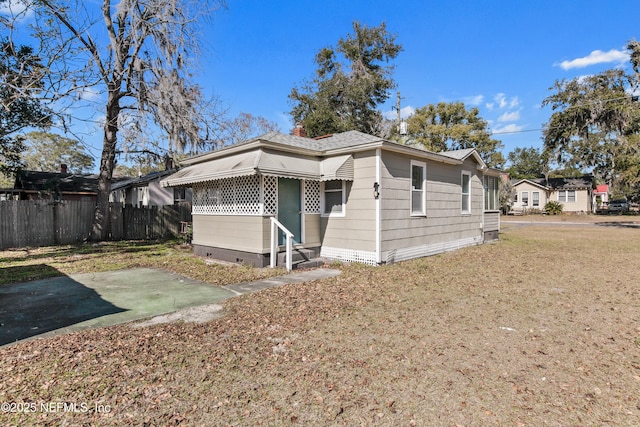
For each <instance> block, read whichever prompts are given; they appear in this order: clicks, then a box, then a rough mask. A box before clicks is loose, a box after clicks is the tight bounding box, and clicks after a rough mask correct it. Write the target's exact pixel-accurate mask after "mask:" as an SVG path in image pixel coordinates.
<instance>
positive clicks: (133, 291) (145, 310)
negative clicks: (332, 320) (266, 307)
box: [0, 268, 340, 345]
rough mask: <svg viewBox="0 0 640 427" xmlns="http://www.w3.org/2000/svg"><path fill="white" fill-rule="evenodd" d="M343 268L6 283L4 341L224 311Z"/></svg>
mask: <svg viewBox="0 0 640 427" xmlns="http://www.w3.org/2000/svg"><path fill="white" fill-rule="evenodd" d="M339 273H340V272H339V271H338V270H331V269H318V270H308V271H304V272H300V273H292V274H288V275H285V276H280V277H272V278H270V279H265V280H261V281H257V282H251V283H241V284H237V285H231V286H225V287H219V286H214V285H210V284H207V283H203V282H199V281H197V280H192V279H189V278H186V277H182V276H179V275H177V274H175V273H171V272H169V271H165V270H159V269H151V268H136V269H128V270H117V271H110V272H105V273H87V274H74V275H70V276H61V277H55V278H51V279H44V280H37V281H33V282H26V283H16V284H12V285H3V286H0V345H5V344H10V343H13V342H16V341H19V340H23V339H27V338H31V337H35V336H43V335H47V334H48V335H52V334H62V333H68V332H73V331H78V330H82V329H87V328H95V327H104V326H110V325H115V324H119V323H126V322H131V321H135V320H141V319H147V320H146V321H145V322H143V323H139V324H140V325H143V326H144V325H145V324H153V323H159V322H166V321H175V320H180V319H183V320H184V318H185V315H186V317H187V318H188V317H189V316H191V317H193V316H196V317H197V316H198V315H199V313H200V314H202V313H203V312H207V313H209V314H210V313H211V312H212V311H218V310H219V309H221V306H220V305H219V303H221V302H222V301H223V300H225V299H227V298H230V297H233V296H237V295H241V294H245V293H249V292H255V291H258V290H261V289H265V288H269V287H273V286H279V285H283V284H286V283H299V282H304V281H310V280H317V279H321V278H325V277H331V276H335V275H337V274H339ZM180 313H182V315H181V314H180ZM209 318H210V317H209ZM204 319H205V320H206V319H207V317H205V318H204Z"/></svg>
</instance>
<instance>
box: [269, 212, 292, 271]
mask: <svg viewBox="0 0 640 427" xmlns="http://www.w3.org/2000/svg"><path fill="white" fill-rule="evenodd" d="M278 230H282V232H283V233H284V235H285V241H286V253H285V265H286V268H287V271H291V269H292V267H293V258H292V255H291V252H292V248H293V233H292V232H290V231H289V230H287V228H286V227H285V226H284V225H282V224H281V223H280V221H278V220H277V219H275V218H274V217H271V268H275V267H276V264H277V260H278V246H279V245H278Z"/></svg>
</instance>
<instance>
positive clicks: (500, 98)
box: [486, 92, 520, 110]
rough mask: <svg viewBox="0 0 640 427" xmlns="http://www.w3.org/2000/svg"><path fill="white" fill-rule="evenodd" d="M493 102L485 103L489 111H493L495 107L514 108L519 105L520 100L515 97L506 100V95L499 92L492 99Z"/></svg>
mask: <svg viewBox="0 0 640 427" xmlns="http://www.w3.org/2000/svg"><path fill="white" fill-rule="evenodd" d="M493 101H494V102H491V103H487V104H486V106H487V108H488V109H489V110H493V108H494V107H495V106H496V105H497V106H498V108H500V109H502V108H516V107H517V106H518V105H520V100H519V99H518V97H517V96H514V97H511V98H507V95H505V94H504V93H502V92H500V93H498V94H496V96H494V97H493Z"/></svg>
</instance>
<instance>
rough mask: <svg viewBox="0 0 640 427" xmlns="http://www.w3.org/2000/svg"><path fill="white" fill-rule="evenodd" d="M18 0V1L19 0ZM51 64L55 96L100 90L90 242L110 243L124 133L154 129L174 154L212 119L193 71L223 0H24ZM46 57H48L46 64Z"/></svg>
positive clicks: (196, 138) (197, 138)
mask: <svg viewBox="0 0 640 427" xmlns="http://www.w3.org/2000/svg"><path fill="white" fill-rule="evenodd" d="M14 1H15V0H14ZM22 4H24V5H25V6H26V9H25V10H26V11H30V12H29V13H33V24H32V30H33V32H34V36H35V37H36V38H37V39H38V40H39V41H40V44H41V56H42V57H43V60H48V64H47V66H48V69H49V71H50V73H49V87H48V89H49V97H50V99H51V100H56V102H58V108H60V105H62V104H60V103H61V102H62V101H63V100H64V99H67V100H69V99H73V98H70V97H69V95H75V99H77V98H78V97H80V96H81V94H82V93H83V91H86V90H93V91H96V90H98V91H99V92H100V93H101V94H102V96H103V99H104V101H103V102H104V104H103V108H104V109H103V112H104V128H103V129H104V136H103V148H102V156H101V159H100V174H99V180H98V200H97V204H96V210H95V217H94V223H93V228H92V235H91V238H92V239H94V240H103V239H105V238H106V237H107V225H108V209H109V192H110V190H111V178H112V175H113V169H114V162H115V157H116V152H117V150H118V146H119V142H120V143H121V141H119V138H118V135H119V133H120V132H121V131H122V130H123V128H126V129H127V131H128V132H126V135H127V139H134V138H136V135H137V136H141V135H144V134H145V133H146V132H147V131H148V129H149V128H155V129H159V130H160V131H162V133H164V134H165V135H166V138H167V141H168V145H169V146H170V147H171V148H173V149H176V150H182V149H183V148H184V147H188V146H197V145H198V144H200V143H201V141H202V140H203V138H202V133H201V132H202V131H203V128H204V123H205V121H206V119H207V117H206V110H204V109H203V108H202V105H203V104H204V103H205V100H204V99H203V95H202V92H201V90H200V88H199V87H198V86H197V85H195V84H193V82H192V79H193V74H192V71H193V69H194V68H195V66H196V65H197V59H198V58H199V55H200V49H199V35H198V33H197V31H198V28H199V24H200V23H202V22H203V21H202V20H203V19H204V18H206V16H208V15H209V13H210V12H212V11H214V10H215V9H217V8H219V7H224V6H225V3H224V0H209V1H204V2H203V1H199V0H120V1H117V2H113V4H112V1H111V0H102V4H101V7H97V6H93V4H94V2H85V1H83V0H71V1H69V0H22ZM45 55H46V58H45Z"/></svg>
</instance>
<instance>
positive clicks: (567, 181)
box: [514, 175, 593, 190]
mask: <svg viewBox="0 0 640 427" xmlns="http://www.w3.org/2000/svg"><path fill="white" fill-rule="evenodd" d="M514 181H515V182H514V184H517V183H519V182H522V181H529V182H532V183H534V184H537V185H540V186H543V187H547V188H550V189H552V190H578V189H583V188H593V177H592V176H591V175H585V176H582V177H579V178H549V179H548V180H547V179H545V178H529V179H516V180H514Z"/></svg>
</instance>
